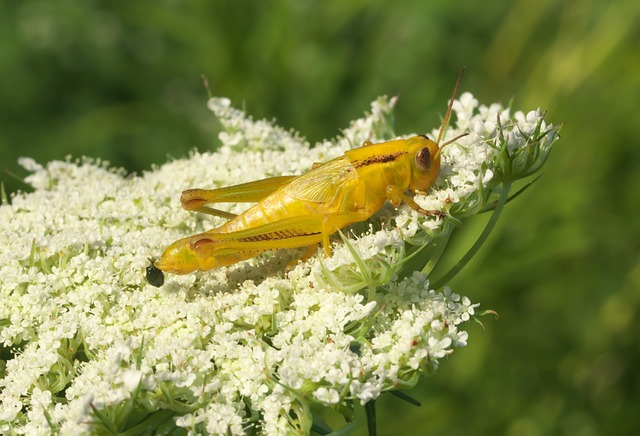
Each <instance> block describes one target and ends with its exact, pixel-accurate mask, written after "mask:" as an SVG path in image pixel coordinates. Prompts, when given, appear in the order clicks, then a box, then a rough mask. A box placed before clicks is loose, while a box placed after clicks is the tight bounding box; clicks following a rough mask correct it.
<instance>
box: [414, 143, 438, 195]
mask: <svg viewBox="0 0 640 436" xmlns="http://www.w3.org/2000/svg"><path fill="white" fill-rule="evenodd" d="M407 141H408V142H409V144H408V145H409V156H412V158H411V180H410V181H409V186H408V189H410V190H411V191H414V192H415V191H418V192H420V193H425V192H426V191H427V189H429V187H431V185H433V184H434V183H435V182H436V179H437V178H438V173H439V172H440V148H439V147H438V144H436V143H435V142H433V141H432V140H431V139H429V138H427V137H426V136H424V135H420V136H414V137H413V138H409V139H408V140H407Z"/></svg>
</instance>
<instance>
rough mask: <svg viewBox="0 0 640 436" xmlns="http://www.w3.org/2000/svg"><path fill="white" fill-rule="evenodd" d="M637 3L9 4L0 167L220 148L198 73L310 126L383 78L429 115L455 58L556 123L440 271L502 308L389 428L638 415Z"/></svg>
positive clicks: (351, 108) (385, 422)
mask: <svg viewBox="0 0 640 436" xmlns="http://www.w3.org/2000/svg"><path fill="white" fill-rule="evenodd" d="M639 19H640V6H639V4H638V2H637V0H618V1H604V0H603V1H595V0H581V1H564V2H552V1H549V0H537V1H533V0H515V1H506V0H499V1H494V2H475V1H470V0H462V1H459V2H447V1H432V2H425V1H423V0H409V1H404V2H397V1H382V0H379V1H365V0H359V1H358V0H356V1H339V0H330V1H325V2H313V1H302V0H298V1H293V0H290V1H273V0H264V1H245V0H237V1H233V2H232V1H218V2H213V1H204V0H193V1H179V0H165V1H161V0H158V1H155V2H111V4H110V6H106V2H98V1H71V0H58V1H55V2H52V1H49V0H39V1H38V0H28V1H21V2H3V3H1V4H0V77H2V80H1V81H0V156H2V158H1V160H0V163H1V165H0V167H1V169H2V173H1V176H0V177H1V178H2V181H3V183H4V186H5V189H6V190H7V191H8V192H13V191H15V190H17V189H25V186H24V185H22V184H21V183H20V182H19V181H18V180H16V179H15V178H14V176H17V177H18V178H19V177H23V176H24V174H25V172H24V171H23V170H21V169H20V168H19V167H18V166H17V164H16V160H17V158H18V157H19V156H32V157H34V158H35V159H36V160H38V161H39V162H41V163H44V162H46V161H48V160H51V159H63V158H64V157H65V156H66V155H72V156H74V157H78V156H81V155H87V156H93V157H100V158H103V159H106V160H109V161H111V162H112V164H113V165H115V166H122V167H124V168H126V169H127V170H129V171H137V172H140V171H142V170H146V169H149V168H150V166H151V165H152V164H154V163H155V164H161V163H163V162H165V161H166V160H167V157H168V156H174V157H181V156H184V155H186V154H187V153H188V151H189V150H190V149H192V148H194V147H197V148H199V149H200V150H207V149H211V148H212V147H215V145H216V144H217V140H216V138H215V134H216V123H215V121H214V119H213V118H212V116H211V114H210V113H209V112H208V111H207V109H206V106H205V104H206V92H205V90H204V88H203V85H202V80H201V78H200V76H201V74H204V75H206V76H207V77H208V78H209V81H210V83H211V88H212V91H213V94H214V95H221V96H227V97H229V98H231V99H232V100H233V102H234V103H235V104H236V105H238V106H241V107H242V106H244V107H246V109H247V110H248V112H249V113H250V114H253V115H254V116H256V117H266V118H269V119H271V118H275V119H277V121H278V122H279V123H280V124H281V125H283V126H285V127H288V128H294V129H296V130H299V131H300V132H302V133H303V134H304V135H306V136H307V137H308V138H309V139H310V140H312V141H314V140H319V139H322V138H325V137H331V136H334V135H336V134H338V133H339V129H340V128H341V127H345V126H346V125H347V123H348V121H350V120H352V119H354V118H356V117H358V116H360V115H361V113H362V112H363V111H364V110H366V109H368V105H369V102H370V101H371V100H373V99H375V98H376V97H377V96H378V95H381V94H388V95H399V96H400V102H399V105H398V109H397V112H396V120H397V131H398V132H421V131H424V130H427V129H430V128H432V127H433V126H434V125H436V124H437V123H438V121H439V115H440V114H442V113H443V112H444V108H445V104H446V101H447V98H448V97H449V95H450V92H451V89H452V86H453V83H454V81H455V78H456V75H457V74H458V72H459V70H460V68H461V66H463V65H466V66H467V73H466V75H465V78H464V80H463V86H462V88H463V90H468V91H471V92H473V93H474V94H475V95H476V97H477V98H479V100H480V101H481V102H484V103H491V102H494V101H505V102H507V101H509V100H510V99H511V98H514V105H515V107H516V108H520V109H524V110H529V109H533V108H535V107H538V106H540V107H542V108H543V109H546V110H547V111H548V113H547V119H548V120H549V121H550V122H553V123H556V124H557V123H561V122H564V123H565V125H564V128H563V129H562V132H561V135H562V139H561V140H560V142H558V144H557V148H556V149H555V150H554V152H553V153H552V155H551V158H550V160H549V162H548V164H547V165H546V169H545V175H544V176H543V177H542V179H541V180H540V181H539V182H538V183H536V184H535V185H534V186H533V188H532V189H530V190H529V191H528V192H526V193H525V194H524V195H523V196H521V197H519V198H518V199H517V200H516V201H514V202H513V203H512V204H511V205H510V206H509V207H508V208H507V210H506V211H505V214H504V216H503V219H502V220H501V221H500V222H499V225H498V228H497V231H496V232H495V233H494V234H493V235H492V237H491V238H490V240H489V242H488V244H487V245H485V247H484V248H483V249H482V250H481V252H480V254H479V255H478V256H477V257H476V258H474V260H473V261H472V263H471V264H470V265H469V266H468V267H467V268H466V269H465V270H464V271H463V272H462V274H461V275H459V276H458V277H457V278H456V279H455V281H454V283H453V285H454V288H455V289H456V290H458V291H460V292H462V293H463V294H466V295H469V296H470V297H471V298H472V299H473V300H474V301H477V302H480V303H482V307H483V308H491V309H494V310H496V311H497V312H498V313H499V314H500V319H498V320H494V319H493V318H491V317H486V318H484V320H483V322H484V325H485V327H484V329H483V328H482V327H480V326H479V325H477V324H469V325H468V326H467V327H468V330H469V332H470V335H471V337H470V344H469V346H468V347H467V348H465V349H462V350H460V351H458V352H456V353H455V354H454V355H453V356H452V358H451V359H449V360H447V361H443V363H442V367H441V368H440V370H439V371H438V372H437V373H436V375H435V376H433V377H431V378H428V379H425V380H423V381H422V382H421V383H420V385H419V386H418V387H417V388H416V389H414V390H413V391H411V394H412V395H413V396H415V397H416V398H417V399H419V400H420V401H421V402H422V404H423V405H422V407H421V408H414V407H413V406H411V405H408V404H407V403H404V402H403V401H401V400H399V399H396V398H393V397H390V396H383V397H382V398H381V399H380V400H379V401H378V405H379V407H378V415H379V416H378V417H379V430H380V433H381V434H397V433H399V432H401V431H404V432H405V433H407V434H424V435H440V434H447V435H463V434H465V435H466V434H479V435H485V434H506V435H549V434H567V435H600V434H602V435H627V434H629V435H631V434H640V371H638V364H639V363H640V359H639V358H640V319H639V317H638V309H639V307H640V304H639V301H640V237H639V235H640V231H639V230H640V229H639V228H640V219H638V217H637V215H638V213H639V212H640V133H639V130H640V111H639V110H638V104H639V103H638V99H639V97H640V73H639V71H640V43H639V41H640V31H639V29H640V26H638V22H640V20H639ZM60 207H64V205H60ZM481 224H482V219H479V220H477V222H471V223H469V225H468V226H467V231H466V232H464V233H463V234H462V235H461V236H460V237H458V238H457V240H456V241H454V242H455V243H456V244H457V245H458V246H459V247H464V246H465V245H466V246H468V245H469V244H470V243H471V239H470V238H472V237H473V235H472V232H469V231H468V230H472V231H473V230H476V228H478V227H479V226H480V225H481ZM364 431H365V430H364V427H362V432H364Z"/></svg>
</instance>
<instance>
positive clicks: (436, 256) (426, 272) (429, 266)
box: [422, 232, 451, 276]
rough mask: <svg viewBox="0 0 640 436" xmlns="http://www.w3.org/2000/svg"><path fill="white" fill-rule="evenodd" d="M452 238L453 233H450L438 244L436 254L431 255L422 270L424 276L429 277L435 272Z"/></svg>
mask: <svg viewBox="0 0 640 436" xmlns="http://www.w3.org/2000/svg"><path fill="white" fill-rule="evenodd" d="M450 236H451V232H449V233H448V234H447V236H445V237H444V238H442V239H441V240H439V241H438V242H437V243H436V248H435V252H434V253H433V254H432V255H431V257H430V258H429V260H428V261H427V264H426V265H425V266H424V268H422V273H423V274H424V275H427V276H428V275H429V274H430V273H431V271H433V269H434V268H435V267H436V265H437V264H438V261H439V260H440V257H441V256H442V253H444V249H445V247H446V246H447V243H448V242H449V237H450Z"/></svg>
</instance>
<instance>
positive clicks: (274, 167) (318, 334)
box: [0, 93, 557, 434]
mask: <svg viewBox="0 0 640 436" xmlns="http://www.w3.org/2000/svg"><path fill="white" fill-rule="evenodd" d="M394 103H395V99H387V98H379V99H378V100H376V101H375V102H373V103H372V106H371V108H372V109H371V113H370V114H367V115H366V116H365V117H364V118H362V119H358V120H356V121H354V122H352V123H351V125H350V126H349V128H347V129H345V130H344V131H343V133H342V135H341V136H340V137H338V138H335V139H332V140H327V141H324V142H321V143H319V144H315V146H313V147H310V145H309V144H308V143H307V142H306V141H305V140H304V139H303V138H302V137H300V136H298V135H297V134H295V133H293V132H290V131H286V130H284V129H282V128H280V127H277V126H275V125H273V123H270V122H267V121H255V120H252V119H251V118H249V117H247V116H246V115H245V114H244V113H243V112H242V111H239V110H237V109H235V108H233V107H232V106H231V104H230V101H229V100H228V99H225V98H213V99H211V100H210V101H209V108H210V109H211V110H212V111H213V113H214V114H215V116H216V117H217V118H218V120H219V121H220V123H221V124H222V127H223V130H222V133H221V134H220V140H221V142H222V146H221V147H220V148H219V149H218V150H217V151H215V152H207V153H197V152H193V153H192V154H191V155H190V156H189V157H188V158H186V159H177V160H172V161H170V162H168V163H167V164H165V165H163V166H161V167H158V168H154V169H153V170H152V171H150V172H147V173H145V174H143V175H142V176H139V177H138V176H133V177H131V176H127V175H126V174H125V173H124V172H122V171H120V170H113V169H110V168H109V166H108V164H107V163H104V162H99V161H91V160H87V159H83V160H79V161H71V160H67V161H64V162H60V161H54V162H50V163H48V164H46V165H40V164H38V163H36V162H35V161H33V160H32V159H28V158H24V159H22V160H21V164H22V166H23V167H24V168H25V169H26V170H28V171H29V172H30V175H29V176H28V177H27V178H26V182H27V183H29V184H30V185H31V186H33V188H34V192H32V193H28V194H18V195H15V196H14V197H13V198H12V200H11V204H9V203H8V201H7V199H6V196H3V198H4V201H3V203H4V204H3V205H2V206H1V207H0V240H2V241H3V243H2V244H1V245H0V293H1V301H2V304H1V305H0V346H1V347H2V350H1V353H0V354H1V356H2V361H0V433H3V434H7V433H15V434H49V433H51V432H56V433H57V432H59V433H62V434H71V433H86V432H90V431H94V432H114V433H115V432H120V431H127V430H129V431H131V432H132V433H135V432H141V433H145V432H151V431H152V430H156V431H164V432H168V431H170V430H171V429H175V428H176V427H182V428H184V429H186V430H188V431H189V432H192V433H211V434H218V433H225V434H227V433H230V434H243V433H256V432H257V433H265V434H291V433H302V434H304V433H309V432H310V431H311V430H312V429H313V430H314V431H319V432H322V431H328V429H326V428H324V427H323V425H324V424H323V421H322V420H321V419H319V418H318V415H316V414H315V412H313V413H312V410H314V411H318V410H321V409H322V407H330V408H334V409H335V410H337V411H339V412H340V413H342V414H343V415H344V417H345V420H346V421H350V420H352V419H353V418H354V407H355V406H356V405H358V404H372V403H371V402H372V401H373V400H375V399H376V398H377V397H378V396H380V395H381V394H382V393H384V392H386V391H395V390H399V389H406V388H410V387H412V386H414V385H415V384H416V382H417V381H418V379H419V378H420V377H421V376H423V375H426V374H430V373H432V372H433V371H434V370H435V369H437V367H438V365H439V363H440V360H441V359H442V358H443V357H445V356H448V355H449V354H451V353H452V352H453V351H454V350H455V349H456V348H457V347H461V346H464V345H466V343H467V333H466V332H465V331H463V330H461V326H462V323H463V322H465V321H468V320H470V319H471V318H473V317H474V315H475V314H476V308H477V306H478V304H473V303H471V301H470V300H469V299H468V298H467V297H461V296H460V295H458V294H456V293H454V292H452V291H451V290H450V289H449V288H448V287H447V286H446V283H447V281H448V279H449V278H450V277H451V276H452V275H454V274H455V273H456V272H457V271H458V270H459V269H460V268H461V265H463V264H464V263H465V262H466V260H468V259H466V260H465V259H464V258H463V259H461V262H460V263H459V264H458V265H457V266H456V267H454V268H453V269H452V270H450V271H449V272H448V273H445V274H444V275H442V276H441V277H437V278H432V277H431V272H432V271H433V268H434V266H435V265H436V264H437V262H438V259H439V258H440V256H441V254H442V253H443V251H444V250H445V248H446V245H447V244H446V242H447V241H448V237H449V235H450V234H451V232H452V231H453V230H454V229H456V228H457V227H459V226H460V225H461V224H462V223H463V221H464V219H465V218H467V217H469V216H471V215H475V214H478V213H482V212H486V211H493V213H494V216H495V218H496V219H497V215H498V213H499V211H500V210H501V209H502V207H503V206H504V205H505V204H506V203H507V201H508V200H509V199H510V197H509V196H510V195H511V196H513V195H517V194H518V192H516V193H515V194H514V193H510V187H511V184H512V183H513V182H514V181H516V180H517V179H519V178H522V177H526V176H529V175H530V174H532V173H534V172H535V171H537V170H538V169H539V168H540V166H541V165H542V163H543V162H544V161H545V159H546V157H547V155H548V153H549V150H550V147H551V144H552V143H553V142H554V141H555V140H556V139H557V132H556V131H557V128H555V127H553V126H552V125H547V124H546V123H545V121H544V120H543V119H542V115H541V113H540V111H532V112H529V113H528V114H524V113H521V112H516V113H515V114H513V116H512V114H511V111H510V109H509V108H504V107H502V106H501V105H498V104H493V105H490V106H479V105H478V102H477V100H475V99H474V98H473V96H472V95H471V94H468V93H466V94H462V95H461V96H460V98H459V100H457V101H456V102H455V104H454V106H453V108H454V112H455V114H456V119H457V123H456V124H455V125H453V126H451V127H450V128H449V129H448V131H447V132H446V134H445V138H444V139H443V140H447V139H449V138H454V137H455V136H458V135H460V134H462V133H469V135H468V136H465V137H464V138H461V139H459V140H458V141H456V142H455V143H453V144H451V145H449V146H448V147H447V148H445V149H444V150H443V153H442V167H441V171H440V176H439V179H438V181H437V183H436V185H435V186H434V187H433V188H432V189H431V190H430V191H429V192H428V193H427V195H416V197H415V198H414V199H415V201H416V202H417V203H418V204H419V205H420V206H421V207H423V208H424V209H441V210H445V211H446V212H447V214H448V217H447V218H446V219H444V220H441V219H435V218H433V217H424V216H421V215H418V214H417V213H416V212H414V211H413V210H411V209H409V208H407V207H401V208H400V209H399V210H395V209H393V208H392V207H390V206H388V207H384V208H383V209H382V210H381V211H380V212H379V213H378V214H376V215H375V216H374V217H373V218H372V219H371V220H369V221H368V222H366V223H361V224H359V225H354V226H352V227H351V228H349V229H346V230H345V231H344V232H343V233H341V237H336V238H335V239H334V241H333V256H332V257H330V258H327V259H324V258H323V257H322V255H317V256H314V257H312V258H311V259H309V260H308V261H306V262H304V263H299V264H298V265H297V266H296V267H295V268H293V269H290V270H287V269H286V268H285V266H286V264H287V263H288V262H289V261H291V260H292V259H295V258H296V256H299V255H300V252H299V250H289V251H280V252H274V253H266V254H264V255H261V256H259V257H256V258H254V259H251V260H248V261H246V262H242V263H238V264H236V265H233V266H231V267H228V268H221V269H218V270H214V271H210V272H206V273H194V274H189V275H185V276H174V275H171V276H168V277H167V279H166V281H165V284H164V286H163V287H161V288H156V287H153V286H150V285H149V284H148V283H147V282H146V281H145V279H144V269H145V267H146V266H147V265H148V260H147V259H148V257H149V256H151V255H154V254H157V253H159V252H160V251H161V250H162V249H163V248H164V247H166V245H167V244H168V243H170V242H171V241H173V240H175V239H178V238H181V237H184V236H186V235H189V234H193V233H196V232H201V231H204V230H206V229H208V228H211V227H216V226H218V225H220V224H221V223H222V222H223V220H222V219H220V218H216V217H209V216H206V217H203V216H200V215H196V214H192V213H189V212H186V211H183V210H182V209H181V208H180V205H179V201H178V199H179V196H180V192H181V191H182V190H183V189H186V188H190V187H206V188H210V189H211V188H216V187H222V186H228V185H233V184H237V183H242V182H248V181H251V180H256V179H260V178H265V177H270V176H278V175H292V174H301V173H302V172H304V171H306V170H308V169H309V168H311V166H312V165H313V163H314V162H323V161H326V160H329V159H331V158H334V157H336V156H339V155H341V154H342V153H344V152H345V151H346V150H348V149H349V148H353V147H357V146H360V145H361V144H362V143H363V142H364V141H366V140H370V141H373V142H378V141H383V140H388V139H391V138H396V137H397V135H396V134H395V133H394V132H393V130H392V126H391V115H392V109H393V105H394ZM433 136H437V129H436V131H434V132H433ZM242 210H243V206H242V205H239V204H231V205H229V211H230V212H233V213H239V212H242ZM493 220H494V218H493V217H492V218H491V220H490V223H491V222H492V221H493ZM488 227H490V226H488ZM489 230H490V228H489ZM487 234H488V232H487ZM483 235H484V233H483ZM483 237H486V235H484V236H482V235H481V238H480V242H479V243H481V241H482V240H483V239H482V238H483ZM478 246H479V245H478ZM476 248H477V247H476ZM472 254H473V253H472V252H470V254H469V255H468V256H467V257H470V256H471V255H472Z"/></svg>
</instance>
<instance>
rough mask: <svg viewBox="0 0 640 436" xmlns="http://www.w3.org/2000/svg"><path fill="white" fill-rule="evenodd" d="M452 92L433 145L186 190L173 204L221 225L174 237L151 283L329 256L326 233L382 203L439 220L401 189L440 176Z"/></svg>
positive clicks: (423, 139)
mask: <svg viewBox="0 0 640 436" xmlns="http://www.w3.org/2000/svg"><path fill="white" fill-rule="evenodd" d="M463 73H464V69H463V70H462V71H461V72H460V75H459V76H458V80H457V81H456V84H455V87H454V89H453V95H452V97H451V100H450V102H449V106H448V108H447V112H446V115H445V117H444V119H443V121H442V125H441V126H440V131H439V133H438V138H437V140H436V141H433V140H431V139H429V138H428V137H427V136H424V135H419V136H413V137H411V138H408V139H397V140H392V141H387V142H382V143H379V144H372V143H371V142H370V141H366V142H365V143H364V144H363V146H362V147H360V148H355V149H352V150H349V151H347V152H345V153H344V155H342V156H340V157H338V158H335V159H333V160H330V161H328V162H325V163H322V164H316V165H314V166H313V168H312V169H311V170H310V171H308V172H307V173H305V174H303V175H300V176H281V177H272V178H268V179H264V180H258V181H254V182H249V183H244V184H241V185H235V186H229V187H225V188H219V189H213V190H205V189H189V190H187V191H184V192H183V193H182V196H181V197H180V202H181V203H182V207H183V208H184V209H186V210H191V211H196V212H202V213H208V214H212V215H216V216H220V217H223V218H227V219H228V221H227V222H226V223H224V224H223V225H221V226H220V227H217V228H213V229H211V230H209V231H207V232H204V233H200V234H197V235H194V236H189V237H187V238H184V239H180V240H178V241H176V242H174V243H173V244H171V245H170V246H169V247H168V248H167V249H166V250H165V251H164V253H162V256H161V257H160V259H158V260H157V261H155V262H154V263H153V264H152V265H151V266H150V267H148V268H147V279H148V281H149V282H150V283H151V284H154V285H155V284H156V283H158V284H159V285H158V286H160V285H161V282H162V280H160V279H159V278H158V277H157V275H158V274H161V272H162V271H164V272H169V273H174V274H188V273H190V272H193V271H196V270H201V271H206V270H210V269H213V268H218V267H222V266H228V265H232V264H235V263H237V262H240V261H243V260H246V259H250V258H252V257H255V256H257V255H259V254H261V253H263V252H265V251H270V250H277V249H284V248H294V247H308V249H307V252H306V253H305V255H304V257H305V258H308V257H310V256H311V255H312V254H313V252H314V251H315V249H316V247H317V245H318V244H319V243H322V245H323V247H324V252H325V254H326V256H330V255H331V246H330V242H329V236H330V235H331V234H333V233H335V232H336V231H338V230H339V229H341V228H343V227H345V226H348V225H350V224H352V223H356V222H360V221H364V220H366V219H368V218H369V217H371V216H372V215H373V214H375V213H376V212H377V211H378V210H379V209H380V208H381V207H382V205H383V204H384V203H385V202H386V201H389V202H390V203H391V204H392V205H393V206H395V207H398V206H400V204H401V203H405V204H407V205H408V206H409V207H411V208H412V209H414V210H415V211H417V212H418V213H420V214H422V215H426V216H437V217H439V218H443V217H444V216H446V214H445V213H444V212H443V211H440V210H425V209H423V208H421V207H420V206H419V205H418V204H417V203H416V202H415V201H414V200H413V199H412V198H411V196H410V195H407V194H406V193H405V192H407V191H409V192H419V193H425V192H426V191H427V190H428V189H429V188H430V187H431V186H432V185H433V184H434V183H435V181H436V179H437V177H438V173H439V171H440V152H441V150H442V148H443V147H445V146H446V145H448V144H450V143H452V142H454V141H456V140H458V139H459V138H460V137H462V136H465V135H461V136H458V137H457V138H454V139H452V140H450V141H447V142H445V143H444V144H442V145H440V141H441V139H442V137H443V134H444V130H445V127H446V124H447V122H448V120H449V117H450V115H451V109H452V106H453V101H454V99H455V96H456V93H457V91H458V85H459V84H460V80H461V79H462V74H463ZM221 202H255V203H256V204H255V205H254V206H252V207H250V208H249V209H247V210H246V211H244V212H243V213H241V214H240V215H235V214H232V213H229V212H224V211H221V210H218V209H214V208H212V207H210V206H208V205H209V204H212V203H221Z"/></svg>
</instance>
